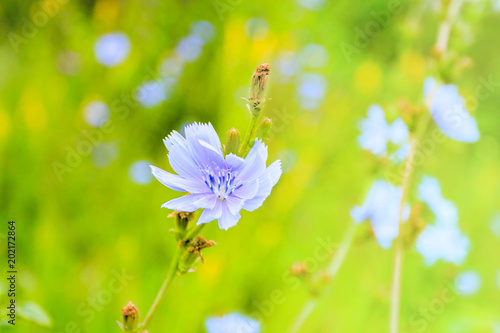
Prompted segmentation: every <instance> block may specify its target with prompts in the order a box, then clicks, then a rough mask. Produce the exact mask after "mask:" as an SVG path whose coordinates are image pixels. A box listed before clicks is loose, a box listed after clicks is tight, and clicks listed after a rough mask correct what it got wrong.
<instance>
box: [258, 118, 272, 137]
mask: <svg viewBox="0 0 500 333" xmlns="http://www.w3.org/2000/svg"><path fill="white" fill-rule="evenodd" d="M272 123H273V121H272V120H271V119H269V118H267V117H264V118H263V119H262V122H261V123H260V125H259V128H258V129H257V135H256V136H257V138H259V139H262V140H264V139H265V138H266V136H267V133H269V130H270V129H271V125H272Z"/></svg>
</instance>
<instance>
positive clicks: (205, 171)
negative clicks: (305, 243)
mask: <svg viewBox="0 0 500 333" xmlns="http://www.w3.org/2000/svg"><path fill="white" fill-rule="evenodd" d="M184 131H185V133H186V134H185V136H186V138H184V137H183V136H182V135H181V134H179V133H178V132H176V131H173V132H172V133H171V134H170V135H169V136H168V137H167V138H165V140H164V143H165V146H166V147H167V149H168V152H169V153H168V160H169V162H170V165H171V166H172V169H174V171H175V172H177V173H178V175H174V174H171V173H168V172H166V171H163V170H161V169H159V168H157V167H154V166H151V170H152V173H153V175H154V176H155V177H156V179H158V180H159V181H160V182H161V183H162V184H163V185H165V186H167V187H168V188H171V189H173V190H175V191H181V192H188V193H190V194H189V195H185V196H183V197H180V198H176V199H173V200H170V201H168V202H166V203H164V204H163V205H162V207H163V208H168V209H173V210H177V211H183V212H194V211H196V210H198V209H204V210H203V212H202V213H201V215H200V218H199V219H198V222H197V224H202V223H208V222H210V221H213V220H218V222H219V228H221V229H225V230H227V229H229V228H231V227H233V226H235V225H236V224H237V223H238V221H239V219H240V217H241V215H240V210H241V209H244V210H247V211H254V210H255V209H257V208H259V207H260V206H262V204H263V203H264V200H265V199H266V198H267V197H268V196H269V194H271V190H272V188H273V187H274V185H275V184H276V183H277V182H278V180H279V178H280V176H281V165H280V161H279V160H277V161H275V162H274V163H272V164H271V165H270V166H269V167H266V161H267V147H266V146H265V145H264V144H263V143H262V141H260V140H257V139H256V140H255V143H254V145H253V147H252V149H251V150H250V152H249V153H248V155H247V157H246V158H245V159H243V158H241V157H239V156H236V155H234V154H228V155H226V156H224V155H223V152H222V148H221V146H222V145H221V143H220V140H219V137H218V136H217V133H216V132H215V130H214V128H213V127H212V125H211V124H210V123H209V124H198V123H193V124H192V125H189V126H186V127H184Z"/></svg>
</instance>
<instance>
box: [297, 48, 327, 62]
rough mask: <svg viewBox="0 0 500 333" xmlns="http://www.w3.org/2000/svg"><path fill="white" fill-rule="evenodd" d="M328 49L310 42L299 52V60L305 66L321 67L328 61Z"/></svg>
mask: <svg viewBox="0 0 500 333" xmlns="http://www.w3.org/2000/svg"><path fill="white" fill-rule="evenodd" d="M328 58H329V56H328V51H327V50H326V48H325V47H324V46H322V45H319V44H308V45H306V46H304V47H303V48H302V49H301V50H300V52H299V60H300V63H301V64H302V65H303V66H308V67H312V68H321V67H324V66H326V64H327V63H328Z"/></svg>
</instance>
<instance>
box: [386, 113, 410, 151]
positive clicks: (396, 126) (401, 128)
mask: <svg viewBox="0 0 500 333" xmlns="http://www.w3.org/2000/svg"><path fill="white" fill-rule="evenodd" d="M389 130H390V133H389V138H390V140H391V142H392V143H394V144H396V145H401V144H404V143H405V142H406V141H408V138H409V137H410V132H409V131H408V126H406V124H405V122H404V121H403V119H401V118H398V119H396V120H394V121H393V122H392V124H391V125H390V127H389Z"/></svg>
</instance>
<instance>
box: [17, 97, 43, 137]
mask: <svg viewBox="0 0 500 333" xmlns="http://www.w3.org/2000/svg"><path fill="white" fill-rule="evenodd" d="M21 110H22V112H23V117H24V121H25V122H26V126H27V127H28V128H29V129H30V130H33V131H38V130H40V129H42V128H44V127H45V125H46V123H47V112H46V110H45V108H44V106H43V104H42V102H41V99H40V94H39V93H38V91H36V90H33V89H27V90H26V91H25V92H24V94H23V97H22V99H21Z"/></svg>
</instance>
